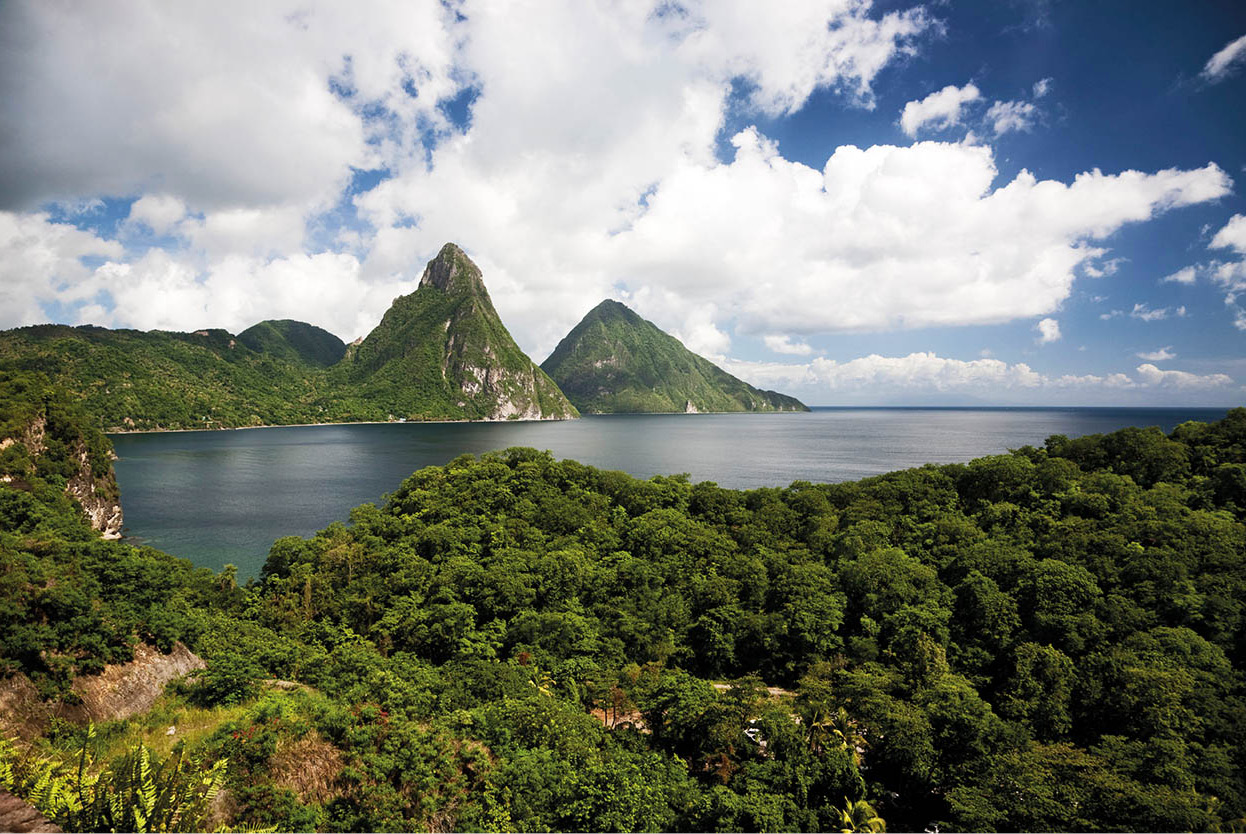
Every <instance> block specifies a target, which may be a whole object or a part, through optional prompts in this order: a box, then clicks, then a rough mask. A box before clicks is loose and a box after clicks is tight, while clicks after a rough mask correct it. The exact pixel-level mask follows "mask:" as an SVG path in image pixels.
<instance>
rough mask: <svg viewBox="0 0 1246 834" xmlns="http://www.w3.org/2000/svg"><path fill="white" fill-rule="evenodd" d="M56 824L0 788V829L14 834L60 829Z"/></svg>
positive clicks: (28, 804)
mask: <svg viewBox="0 0 1246 834" xmlns="http://www.w3.org/2000/svg"><path fill="white" fill-rule="evenodd" d="M60 830H61V829H60V828H58V827H57V826H56V825H54V824H52V823H51V822H49V821H48V818H47V817H45V816H44V815H43V814H41V813H39V811H38V810H37V809H36V808H35V806H33V805H31V804H30V803H29V802H26V801H24V800H21V799H18V798H17V797H16V796H14V795H13V794H11V793H9V792H8V791H6V790H5V789H4V788H0V831H11V832H14V834H24V832H27V831H32V832H41V831H60Z"/></svg>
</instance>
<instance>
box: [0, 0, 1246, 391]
mask: <svg viewBox="0 0 1246 834" xmlns="http://www.w3.org/2000/svg"><path fill="white" fill-rule="evenodd" d="M0 87H3V96H2V97H0V101H2V102H3V103H2V104H0V107H2V108H3V109H4V114H3V118H4V123H5V125H6V127H7V129H6V130H4V131H0V158H3V159H5V160H6V161H5V163H4V164H3V166H2V167H0V326H6V327H8V326H18V325H25V324H32V323H37V322H42V321H58V322H64V323H69V324H81V323H95V324H102V325H105V326H114V327H138V328H142V329H150V328H162V329H181V330H189V329H196V328H199V327H205V326H215V327H226V328H228V329H231V330H234V331H237V330H240V329H242V328H244V327H246V326H248V325H250V324H252V323H254V322H255V321H258V320H261V319H263V318H297V319H302V320H306V321H311V322H313V323H315V324H318V325H320V326H323V327H326V328H327V329H329V330H332V331H333V332H335V333H337V334H338V335H339V336H342V337H343V338H345V339H348V340H349V339H353V338H355V337H358V336H361V335H364V334H365V333H366V332H367V330H368V329H369V328H370V327H371V326H373V325H374V324H375V323H376V322H377V321H378V320H379V318H380V315H381V314H382V313H383V312H384V310H385V308H386V307H387V306H388V304H389V302H390V301H391V300H392V299H393V298H394V297H395V296H397V295H399V294H402V293H406V292H410V291H412V290H413V289H414V286H415V284H416V282H417V281H418V279H419V274H420V271H421V270H422V267H423V264H424V262H425V261H426V260H427V259H428V258H429V257H430V256H431V255H432V254H433V253H434V252H435V251H436V250H437V249H438V248H439V247H440V245H441V244H442V243H444V242H445V241H446V240H454V241H455V242H457V243H459V244H460V245H462V246H463V247H464V248H465V249H467V250H468V252H469V253H470V254H471V255H472V256H473V257H474V258H475V259H476V260H477V262H478V263H479V264H480V265H481V266H482V268H483V269H484V271H485V280H486V283H487V285H488V286H489V289H490V292H491V293H492V295H493V296H494V300H495V304H496V306H497V307H498V309H499V311H500V312H501V313H502V315H503V318H504V320H505V321H506V322H507V324H508V325H509V326H510V328H511V330H512V332H513V334H514V335H515V337H516V339H517V341H519V343H520V345H521V346H522V347H524V348H525V349H526V350H528V351H529V353H530V354H531V355H532V356H533V358H535V359H536V360H537V361H540V360H541V359H542V358H544V356H545V355H546V354H547V353H548V352H549V351H550V350H551V349H552V348H553V346H554V345H555V344H556V343H557V341H558V339H559V338H560V337H561V336H562V335H563V334H564V333H565V332H566V331H567V330H569V329H570V328H571V327H572V326H573V325H574V324H575V323H576V321H578V319H579V317H580V316H581V315H583V313H584V312H586V311H587V310H588V309H590V308H591V307H592V306H594V305H595V304H596V303H597V302H598V301H599V300H600V299H601V298H602V297H607V296H609V297H614V298H618V299H620V300H623V301H625V302H626V303H628V304H630V305H632V306H633V307H635V308H636V309H637V310H638V311H639V312H641V313H642V314H643V315H645V316H646V317H648V318H650V319H651V320H653V321H654V322H656V323H657V324H659V326H661V327H663V328H664V329H667V330H668V331H670V332H672V333H675V334H676V335H678V336H679V337H680V338H682V339H683V340H684V341H685V343H687V344H688V345H689V346H690V347H692V348H693V349H694V350H697V351H698V352H700V353H702V354H703V355H706V356H708V357H710V358H711V359H713V360H715V361H717V362H719V363H721V364H722V365H723V366H724V367H727V368H728V369H729V370H731V371H732V372H734V373H736V374H738V375H740V376H742V377H744V378H745V379H748V380H749V381H751V382H754V383H755V384H759V385H763V386H765V387H772V388H777V389H779V390H783V391H785V392H790V393H792V394H795V395H797V396H800V397H801V398H802V399H804V400H805V401H807V402H810V403H813V404H840V403H844V404H856V403H889V404H896V403H931V402H933V403H946V404H956V403H998V404H1029V403H1037V404H1116V403H1120V404H1156V405H1165V404H1192V403H1206V404H1217V405H1235V404H1241V403H1242V401H1243V400H1244V399H1246V396H1244V395H1246V388H1244V387H1243V385H1244V384H1246V359H1244V358H1243V356H1244V353H1243V350H1242V345H1243V340H1246V312H1244V311H1246V296H1243V298H1242V299H1240V300H1239V298H1238V296H1239V295H1243V293H1246V265H1244V262H1246V219H1242V220H1241V221H1240V222H1238V221H1235V220H1234V218H1239V217H1242V216H1243V215H1246V191H1244V187H1246V186H1244V184H1246V142H1243V138H1246V108H1243V107H1242V105H1241V102H1242V101H1244V100H1246V6H1244V5H1243V4H1241V3H1239V2H1211V0H1208V2H1200V3H1197V4H1174V3H1159V2H1155V3H1137V2H1111V3H1110V2H1101V3H1080V2H1077V3H1074V2H1059V0H1050V2H1039V1H1038V0H1013V2H974V3H969V2H932V3H926V4H920V3H907V2H893V1H892V0H886V2H882V0H880V1H879V2H875V3H872V4H871V3H868V2H863V0H799V1H798V0H792V2H790V3H786V4H784V5H783V6H781V7H775V8H771V9H764V8H761V7H760V6H759V5H757V4H750V3H745V2H739V3H732V2H714V3H708V2H706V3H694V2H689V3H684V4H672V3H666V2H663V3H657V2H654V3H651V4H646V3H643V2H637V3H633V4H629V5H620V4H617V3H601V4H597V3H588V2H570V0H568V2H565V3H559V2H549V3H546V4H542V5H541V6H539V7H532V8H529V9H527V10H516V9H508V8H499V7H497V6H495V5H490V4H481V3H474V2H470V1H468V2H462V3H450V4H442V3H436V2H429V3H424V4H421V3H413V4H405V5H403V6H401V7H399V8H391V9H383V10H382V9H375V10H370V12H369V14H368V15H366V16H360V15H357V14H354V15H352V13H351V11H350V10H349V9H344V8H340V7H336V6H334V5H332V4H324V5H318V4H315V3H312V4H307V3H297V4H295V3H290V4H289V7H288V8H285V7H283V5H282V4H280V3H277V4H272V5H270V6H266V7H265V8H264V9H263V10H262V11H261V12H260V13H256V12H254V11H253V10H250V9H249V7H248V6H247V5H246V4H241V3H240V4H238V8H236V9H234V10H233V11H232V12H231V11H230V10H229V9H228V8H225V9H222V8H221V6H220V4H212V5H210V6H209V5H206V4H205V5H194V4H186V5H179V6H177V7H169V8H163V9H160V10H159V11H158V12H157V13H154V14H153V13H151V10H150V9H149V8H147V7H145V6H143V5H141V4H139V3H137V2H135V3H128V2H122V3H118V4H116V5H115V6H112V7H110V8H109V9H108V10H107V11H105V10H103V9H93V8H89V7H83V8H78V7H73V6H67V7H54V6H51V5H50V4H39V3H33V2H32V3H23V2H12V3H8V4H5V5H4V6H2V7H0ZM1235 223H1236V225H1235ZM1174 275H1175V276H1178V277H1179V278H1180V279H1181V280H1169V281H1165V280H1164V279H1165V278H1166V277H1168V276H1174Z"/></svg>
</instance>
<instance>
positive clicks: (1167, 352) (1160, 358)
mask: <svg viewBox="0 0 1246 834" xmlns="http://www.w3.org/2000/svg"><path fill="white" fill-rule="evenodd" d="M1138 358H1139V359H1145V360H1147V361H1148V362H1166V361H1168V360H1169V359H1176V358H1177V354H1175V353H1173V352H1172V345H1168V346H1167V347H1162V348H1160V349H1159V350H1150V351H1142V352H1140V353H1139V354H1138Z"/></svg>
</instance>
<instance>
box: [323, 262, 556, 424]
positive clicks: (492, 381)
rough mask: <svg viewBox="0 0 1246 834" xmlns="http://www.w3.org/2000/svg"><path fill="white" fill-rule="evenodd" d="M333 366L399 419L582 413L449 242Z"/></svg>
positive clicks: (475, 271) (553, 416)
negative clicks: (522, 345) (525, 347)
mask: <svg viewBox="0 0 1246 834" xmlns="http://www.w3.org/2000/svg"><path fill="white" fill-rule="evenodd" d="M334 371H335V372H336V373H338V374H339V375H342V376H344V377H345V378H346V379H347V380H349V382H350V386H349V387H351V388H353V389H355V390H358V391H359V392H360V393H361V394H362V395H364V396H366V397H367V398H368V399H369V400H372V401H379V402H384V403H386V404H387V406H388V411H389V413H390V414H392V415H394V416H396V417H401V418H405V419H415V420H429V419H434V420H435V419H449V420H454V419H468V420H564V419H567V418H571V417H577V416H579V414H578V412H577V411H576V409H575V407H574V406H573V405H571V403H570V402H568V401H567V398H566V397H565V396H563V393H562V391H560V390H559V389H558V386H557V385H555V384H554V382H553V380H551V379H550V378H549V377H548V376H547V375H546V374H545V372H544V371H542V370H541V369H540V368H538V367H537V366H536V365H535V364H534V363H533V362H532V360H531V359H529V358H528V356H527V355H526V354H524V352H523V351H522V350H520V349H519V346H518V345H517V344H515V340H514V339H513V338H511V335H510V333H509V332H508V331H507V329H506V326H505V325H504V324H502V320H501V318H500V317H499V316H498V314H497V311H496V310H495V309H494V308H493V302H492V301H491V300H490V298H489V293H488V291H487V290H486V289H485V285H484V281H483V280H482V276H481V272H480V269H479V268H478V267H477V266H476V265H475V264H474V263H472V261H471V259H469V258H468V257H467V255H466V254H465V253H464V252H463V250H462V249H460V248H459V247H457V246H455V245H454V244H452V243H447V244H446V245H445V246H444V247H442V249H441V251H440V252H439V253H438V254H437V257H435V258H433V259H432V260H431V261H429V262H428V265H427V266H426V267H425V268H424V272H423V274H422V276H421V277H420V283H419V286H418V288H417V289H416V291H415V292H413V293H411V294H410V295H405V296H402V297H400V298H398V299H395V301H394V303H393V305H392V306H391V307H390V308H389V310H388V311H387V312H386V313H385V317H384V318H382V319H381V323H380V324H379V325H378V326H377V327H376V329H374V330H373V331H372V332H371V333H369V334H368V336H367V338H365V339H364V340H363V341H362V342H361V343H359V344H358V345H357V346H354V347H353V350H351V351H349V352H348V353H347V359H345V360H343V362H342V363H340V364H339V365H338V366H336V367H335V368H334Z"/></svg>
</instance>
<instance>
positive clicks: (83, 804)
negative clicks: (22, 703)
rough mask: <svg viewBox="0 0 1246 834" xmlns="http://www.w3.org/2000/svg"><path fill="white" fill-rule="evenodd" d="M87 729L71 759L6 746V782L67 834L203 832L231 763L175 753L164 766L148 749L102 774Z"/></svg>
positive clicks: (2, 755)
mask: <svg viewBox="0 0 1246 834" xmlns="http://www.w3.org/2000/svg"><path fill="white" fill-rule="evenodd" d="M94 738H95V729H94V727H88V729H87V732H86V733H85V734H84V737H83V741H82V744H81V747H80V748H79V749H78V751H77V752H76V754H74V755H73V756H71V757H68V758H61V757H59V756H31V755H27V756H19V755H18V754H17V753H16V751H15V750H14V749H13V747H12V746H11V745H9V744H8V743H7V742H0V784H2V785H3V786H4V787H5V788H6V789H8V790H10V791H12V792H13V793H14V794H16V795H17V796H20V797H22V798H24V799H26V800H27V801H28V802H30V804H32V805H34V806H35V807H36V808H37V809H39V811H40V812H41V813H43V814H44V815H45V816H46V817H48V818H49V819H50V820H52V821H53V822H55V823H56V824H57V825H60V826H62V827H63V828H65V829H66V830H69V831H135V832H147V831H202V830H203V829H204V822H205V821H206V819H207V816H208V810H209V806H210V804H211V803H212V800H213V799H214V798H215V797H216V795H217V793H218V792H219V791H220V789H221V787H222V785H223V784H224V781H225V769H226V766H227V763H226V762H225V761H224V760H217V761H215V762H207V761H205V760H203V759H201V758H197V757H188V756H186V755H185V754H184V751H183V749H182V748H180V747H179V748H177V749H175V751H174V752H173V754H172V755H170V756H169V757H168V758H167V759H166V760H164V761H163V762H162V761H159V760H158V759H156V758H155V757H154V756H153V755H152V753H151V751H150V750H149V749H148V748H147V747H146V746H145V745H142V744H139V745H137V746H136V747H134V748H133V749H131V750H129V751H127V752H126V753H125V754H124V755H122V756H121V757H120V758H118V759H116V760H115V761H113V762H111V763H109V764H108V765H107V766H106V767H104V768H103V770H102V772H99V769H98V767H97V764H96V761H95V757H94V755H93V754H92V752H91V743H92V741H93V739H94Z"/></svg>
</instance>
